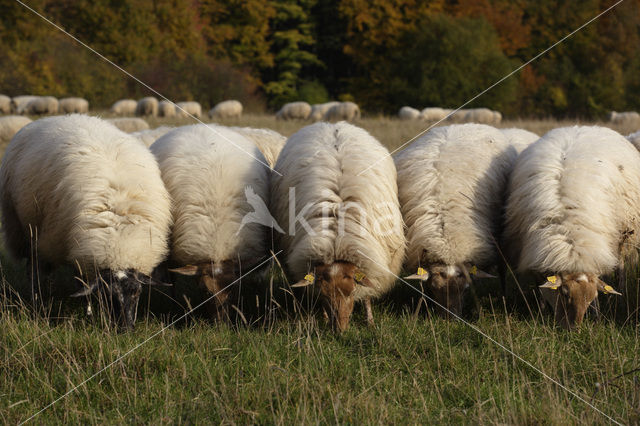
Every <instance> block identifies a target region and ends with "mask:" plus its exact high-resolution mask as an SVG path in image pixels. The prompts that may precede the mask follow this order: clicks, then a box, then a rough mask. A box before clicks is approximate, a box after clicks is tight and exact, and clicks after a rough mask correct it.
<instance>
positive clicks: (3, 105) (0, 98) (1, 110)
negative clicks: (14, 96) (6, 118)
mask: <svg viewBox="0 0 640 426" xmlns="http://www.w3.org/2000/svg"><path fill="white" fill-rule="evenodd" d="M10 113H11V98H10V97H8V96H6V95H0V114H10Z"/></svg>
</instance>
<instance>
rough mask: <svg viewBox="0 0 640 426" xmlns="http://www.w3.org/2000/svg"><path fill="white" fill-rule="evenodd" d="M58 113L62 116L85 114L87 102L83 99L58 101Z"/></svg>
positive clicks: (87, 108)
mask: <svg viewBox="0 0 640 426" xmlns="http://www.w3.org/2000/svg"><path fill="white" fill-rule="evenodd" d="M60 112H61V113H63V114H71V113H78V114H86V113H88V112H89V101H87V100H86V99H83V98H62V99H60Z"/></svg>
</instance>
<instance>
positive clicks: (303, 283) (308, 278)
mask: <svg viewBox="0 0 640 426" xmlns="http://www.w3.org/2000/svg"><path fill="white" fill-rule="evenodd" d="M315 281H316V277H315V276H314V275H313V274H307V275H305V276H304V279H302V280H300V281H298V282H297V283H295V284H293V285H291V287H307V286H310V285H311V284H313V283H314V282H315Z"/></svg>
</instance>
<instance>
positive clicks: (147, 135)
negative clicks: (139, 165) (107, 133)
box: [116, 126, 175, 147]
mask: <svg viewBox="0 0 640 426" xmlns="http://www.w3.org/2000/svg"><path fill="white" fill-rule="evenodd" d="M116 127H117V126H116ZM174 128H175V127H170V126H160V127H157V128H155V129H146V130H140V131H137V132H132V133H131V136H134V137H136V138H138V139H140V141H141V142H142V143H143V144H145V146H147V147H149V146H151V145H153V143H154V142H155V141H157V140H158V139H160V138H161V137H162V136H164V135H166V134H167V133H169V132H170V131H172V130H173V129H174Z"/></svg>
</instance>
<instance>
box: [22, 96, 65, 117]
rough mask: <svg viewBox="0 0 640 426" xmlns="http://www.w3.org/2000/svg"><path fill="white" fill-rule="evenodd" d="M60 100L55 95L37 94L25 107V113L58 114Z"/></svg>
mask: <svg viewBox="0 0 640 426" xmlns="http://www.w3.org/2000/svg"><path fill="white" fill-rule="evenodd" d="M58 104H59V103H58V100H57V99H56V98H54V97H53V96H36V97H35V98H34V99H32V100H30V101H29V103H27V106H26V107H25V111H24V112H25V113H26V114H31V115H35V114H37V115H41V114H57V113H58Z"/></svg>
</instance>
